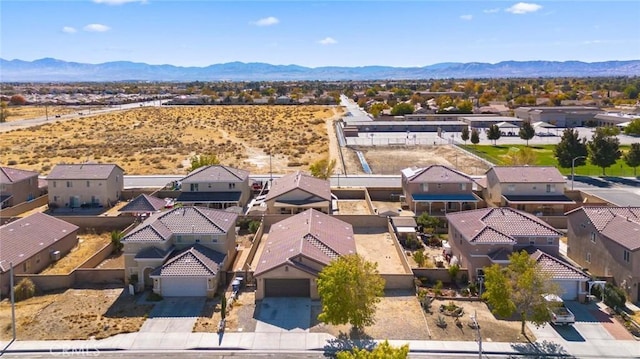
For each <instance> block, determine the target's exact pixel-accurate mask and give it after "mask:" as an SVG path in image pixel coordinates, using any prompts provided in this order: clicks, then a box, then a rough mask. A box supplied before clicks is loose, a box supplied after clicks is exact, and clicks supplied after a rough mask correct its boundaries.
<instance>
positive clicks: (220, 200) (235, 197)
mask: <svg viewBox="0 0 640 359" xmlns="http://www.w3.org/2000/svg"><path fill="white" fill-rule="evenodd" d="M241 195H242V192H182V193H180V195H179V196H178V198H177V199H176V202H177V203H182V204H183V205H189V206H196V205H199V206H205V207H209V208H215V209H225V208H228V207H234V206H236V207H242V204H240V197H241Z"/></svg>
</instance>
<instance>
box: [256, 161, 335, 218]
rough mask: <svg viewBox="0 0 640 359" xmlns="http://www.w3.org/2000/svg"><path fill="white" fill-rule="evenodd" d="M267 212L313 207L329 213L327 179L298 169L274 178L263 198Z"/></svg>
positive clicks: (298, 210) (329, 190)
mask: <svg viewBox="0 0 640 359" xmlns="http://www.w3.org/2000/svg"><path fill="white" fill-rule="evenodd" d="M265 203H266V205H267V213H268V214H296V213H300V212H302V211H304V210H306V209H309V208H313V209H315V210H318V211H320V212H324V213H331V187H330V185H329V181H327V180H323V179H320V178H316V177H313V176H311V175H308V174H304V173H302V172H300V171H298V172H295V173H291V174H287V175H284V176H282V177H280V178H277V179H274V180H273V182H272V184H271V188H270V189H269V193H267V197H266V199H265Z"/></svg>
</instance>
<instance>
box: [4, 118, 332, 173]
mask: <svg viewBox="0 0 640 359" xmlns="http://www.w3.org/2000/svg"><path fill="white" fill-rule="evenodd" d="M339 111H340V109H336V108H332V107H328V106H179V107H162V108H155V107H154V108H148V107H147V108H139V109H131V110H125V111H122V112H112V113H107V114H99V115H93V116H86V117H83V118H78V119H74V120H72V121H65V122H56V123H51V124H46V125H40V126H35V127H30V128H24V129H17V130H12V131H9V132H5V133H3V134H2V137H3V141H2V143H1V144H0V152H2V153H3V156H2V162H3V163H2V164H3V165H11V166H19V167H20V168H23V169H29V170H35V171H39V172H41V174H43V175H46V174H47V173H48V172H49V171H50V170H51V168H52V167H53V166H54V165H55V164H57V163H77V162H81V161H95V162H112V163H117V164H119V165H120V166H121V167H123V168H124V169H125V171H126V173H127V174H184V173H186V169H185V167H186V166H188V163H189V159H190V158H191V157H192V156H194V155H196V154H198V155H199V154H216V155H217V156H218V158H219V159H220V161H221V163H222V164H228V165H233V166H234V167H238V168H242V169H246V170H249V171H251V172H252V173H258V174H259V173H268V172H269V170H270V167H271V169H272V170H273V171H274V172H276V173H287V172H291V171H295V170H299V169H300V170H307V169H308V166H309V165H310V164H311V163H313V162H315V161H317V160H319V159H321V158H323V157H327V155H328V154H329V137H333V138H335V135H334V136H328V133H327V130H328V127H331V126H328V123H329V122H330V120H331V119H335V118H337V116H338V113H339ZM331 121H332V120H331ZM270 156H271V164H270V163H269V162H270ZM335 156H337V154H336V155H335Z"/></svg>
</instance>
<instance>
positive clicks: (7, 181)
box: [0, 167, 40, 208]
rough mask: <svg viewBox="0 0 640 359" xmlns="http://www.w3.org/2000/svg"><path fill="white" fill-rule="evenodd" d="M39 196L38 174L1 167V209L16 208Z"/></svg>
mask: <svg viewBox="0 0 640 359" xmlns="http://www.w3.org/2000/svg"><path fill="white" fill-rule="evenodd" d="M39 195H40V188H39V186H38V172H35V171H27V170H21V169H18V168H12V167H0V208H7V207H11V206H15V205H16V204H20V203H22V202H26V201H30V200H32V199H34V198H36V197H38V196H39Z"/></svg>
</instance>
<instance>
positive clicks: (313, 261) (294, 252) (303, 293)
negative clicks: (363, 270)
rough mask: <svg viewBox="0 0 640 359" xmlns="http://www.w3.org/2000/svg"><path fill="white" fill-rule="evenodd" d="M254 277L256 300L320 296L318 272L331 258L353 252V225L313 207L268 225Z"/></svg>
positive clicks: (354, 246) (354, 247)
mask: <svg viewBox="0 0 640 359" xmlns="http://www.w3.org/2000/svg"><path fill="white" fill-rule="evenodd" d="M262 240H263V241H266V244H265V246H264V248H263V250H262V253H261V254H260V257H259V260H258V265H257V268H255V270H254V277H255V279H256V283H257V289H256V300H261V299H263V298H264V297H310V298H312V299H319V296H318V288H317V286H316V280H317V277H318V273H319V272H320V271H321V270H322V269H323V268H324V267H325V266H326V265H328V264H329V263H330V262H331V261H332V260H334V259H336V258H338V257H340V256H344V255H348V254H355V253H356V244H355V239H354V234H353V227H352V226H351V225H350V224H348V223H346V222H343V221H341V220H339V219H337V218H335V217H332V216H330V215H328V214H324V213H322V212H320V211H317V210H315V209H308V210H306V211H304V212H302V213H298V214H297V215H295V216H291V217H288V218H287V219H284V220H282V221H280V222H277V223H275V224H273V225H272V226H271V228H270V229H269V232H268V234H267V236H266V238H264V237H263V238H262Z"/></svg>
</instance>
